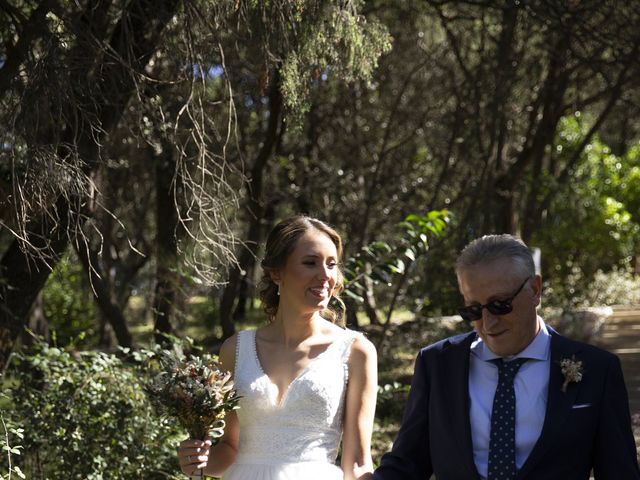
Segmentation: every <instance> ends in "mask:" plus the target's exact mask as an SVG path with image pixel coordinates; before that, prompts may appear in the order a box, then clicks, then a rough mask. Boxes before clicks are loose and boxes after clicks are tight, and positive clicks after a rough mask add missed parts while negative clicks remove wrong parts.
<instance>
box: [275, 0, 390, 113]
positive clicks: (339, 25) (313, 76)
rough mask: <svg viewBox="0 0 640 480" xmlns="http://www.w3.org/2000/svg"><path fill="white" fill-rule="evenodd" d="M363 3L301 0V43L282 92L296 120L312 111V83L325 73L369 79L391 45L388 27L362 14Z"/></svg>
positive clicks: (287, 65) (290, 58)
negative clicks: (359, 10) (360, 6)
mask: <svg viewBox="0 0 640 480" xmlns="http://www.w3.org/2000/svg"><path fill="white" fill-rule="evenodd" d="M361 3H362V2H360V1H356V2H349V3H348V4H347V5H348V6H347V7H345V6H344V3H343V2H334V1H331V2H327V1H325V2H316V1H307V2H300V1H299V2H297V4H298V12H299V14H298V18H296V20H297V21H299V22H300V28H301V34H300V38H299V39H298V43H299V46H298V47H297V48H296V49H295V50H293V51H292V52H291V53H289V54H288V55H287V57H286V58H285V60H284V63H283V65H282V70H281V75H282V86H281V90H282V96H283V99H284V102H285V105H286V107H287V108H288V109H289V110H290V111H291V112H292V113H293V114H294V117H293V118H294V119H295V120H297V121H300V120H301V117H302V115H303V114H305V113H306V112H308V110H309V107H310V95H311V88H312V86H313V85H314V82H317V81H318V80H319V78H320V77H321V75H322V74H323V73H325V74H326V73H327V72H330V73H331V74H332V75H336V76H338V77H339V78H341V79H344V80H346V81H353V80H358V79H362V80H369V79H370V78H371V76H372V75H373V72H374V70H375V68H376V67H377V63H378V58H379V57H380V55H382V54H383V53H385V52H388V51H389V50H390V49H391V39H390V37H389V34H388V33H387V31H386V28H385V27H384V26H383V25H382V24H380V23H378V22H376V21H373V20H366V19H365V17H364V16H363V15H361V14H359V13H358V10H357V7H358V6H359V5H360V4H361ZM305 4H306V5H305Z"/></svg>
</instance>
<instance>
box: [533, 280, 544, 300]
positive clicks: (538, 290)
mask: <svg viewBox="0 0 640 480" xmlns="http://www.w3.org/2000/svg"><path fill="white" fill-rule="evenodd" d="M532 288H533V295H534V297H535V299H536V306H537V305H540V299H541V297H542V277H541V276H540V275H537V274H536V275H535V276H534V277H533V283H532Z"/></svg>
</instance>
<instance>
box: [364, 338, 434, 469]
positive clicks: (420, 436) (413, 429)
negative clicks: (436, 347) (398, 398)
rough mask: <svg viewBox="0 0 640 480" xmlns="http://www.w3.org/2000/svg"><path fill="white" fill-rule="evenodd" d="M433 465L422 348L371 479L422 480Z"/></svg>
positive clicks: (427, 385)
mask: <svg viewBox="0 0 640 480" xmlns="http://www.w3.org/2000/svg"><path fill="white" fill-rule="evenodd" d="M432 473H433V467H432V464H431V453H430V448H429V375H428V369H427V366H426V360H425V350H422V351H421V352H420V353H419V354H418V356H417V358H416V362H415V367H414V372H413V379H412V381H411V389H410V391H409V400H408V401H407V406H406V408H405V411H404V416H403V419H402V425H401V426H400V431H399V432H398V436H397V437H396V440H395V442H394V443H393V448H392V450H391V451H390V452H389V453H386V454H385V455H383V457H382V460H381V462H380V466H379V467H378V468H377V469H376V471H375V473H374V476H373V478H374V480H425V479H428V478H430V477H431V475H432Z"/></svg>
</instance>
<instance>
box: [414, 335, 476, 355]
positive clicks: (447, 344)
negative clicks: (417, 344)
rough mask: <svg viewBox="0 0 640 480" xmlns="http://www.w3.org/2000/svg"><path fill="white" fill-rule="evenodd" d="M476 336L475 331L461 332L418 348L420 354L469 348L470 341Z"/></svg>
mask: <svg viewBox="0 0 640 480" xmlns="http://www.w3.org/2000/svg"><path fill="white" fill-rule="evenodd" d="M475 338H476V333H475V332H467V333H461V334H459V335H454V336H452V337H447V338H443V339H442V340H440V341H438V342H435V343H432V344H431V345H428V346H426V347H424V348H422V349H421V350H420V355H421V356H422V355H428V354H431V353H435V352H442V351H444V350H448V349H450V348H469V346H470V345H471V342H472V341H473V340H474V339H475Z"/></svg>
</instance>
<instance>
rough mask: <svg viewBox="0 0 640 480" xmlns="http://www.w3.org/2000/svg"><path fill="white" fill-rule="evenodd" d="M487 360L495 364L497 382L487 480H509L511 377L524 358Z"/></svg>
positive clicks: (512, 465)
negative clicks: (508, 360) (509, 360)
mask: <svg viewBox="0 0 640 480" xmlns="http://www.w3.org/2000/svg"><path fill="white" fill-rule="evenodd" d="M491 361H492V362H493V363H494V364H495V365H496V366H497V367H498V386H497V387H496V394H495V396H494V397H493V410H492V411H491V435H490V437H489V473H488V475H487V480H513V479H514V478H515V476H516V393H515V390H514V389H513V379H514V378H515V377H516V374H517V373H518V370H519V369H520V367H521V366H522V364H523V363H524V362H526V361H527V359H526V358H516V359H515V360H513V361H511V362H505V361H503V360H502V359H501V358H496V359H495V360H491Z"/></svg>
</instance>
